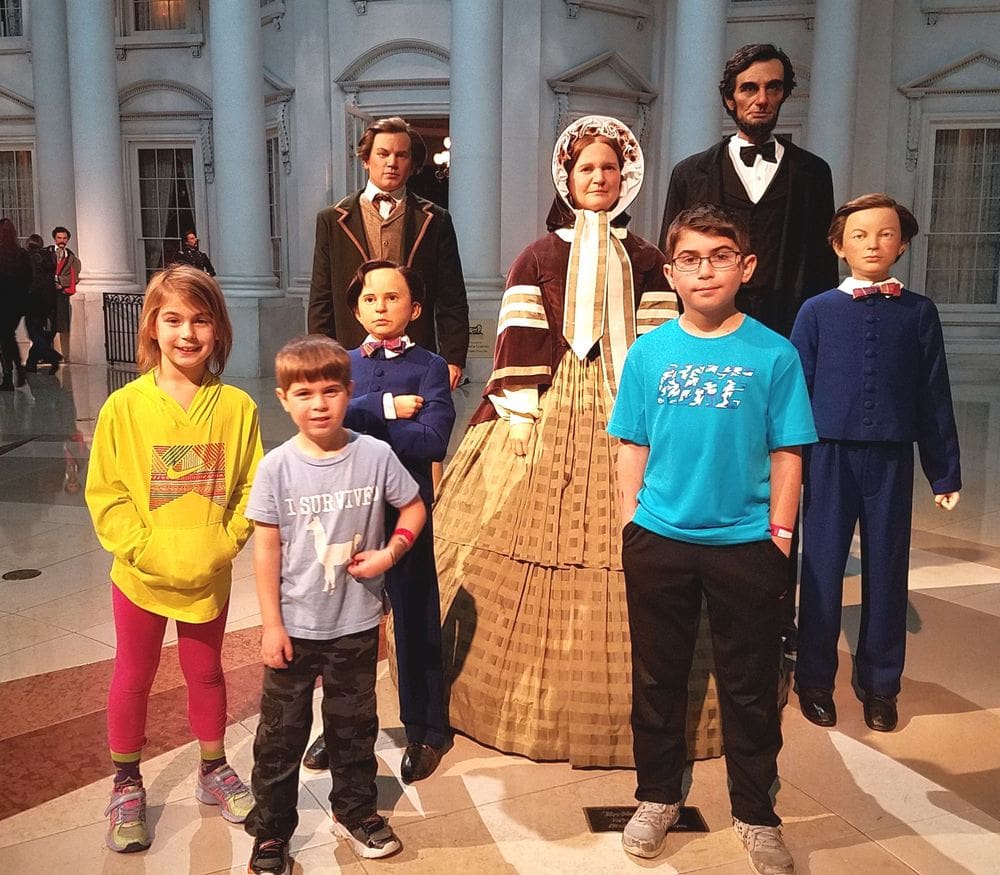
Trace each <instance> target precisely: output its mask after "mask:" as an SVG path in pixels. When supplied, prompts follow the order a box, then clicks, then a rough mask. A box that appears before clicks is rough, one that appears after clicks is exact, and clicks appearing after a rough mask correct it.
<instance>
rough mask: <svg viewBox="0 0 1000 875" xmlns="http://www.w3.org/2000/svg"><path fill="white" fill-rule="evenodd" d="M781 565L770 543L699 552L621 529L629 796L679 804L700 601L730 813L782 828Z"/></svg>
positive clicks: (784, 572) (693, 546)
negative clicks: (628, 668)
mask: <svg viewBox="0 0 1000 875" xmlns="http://www.w3.org/2000/svg"><path fill="white" fill-rule="evenodd" d="M788 561H789V560H788V559H787V558H786V557H785V555H784V554H783V553H782V552H781V550H779V549H778V548H777V547H776V546H775V545H774V544H773V543H772V542H771V541H770V540H767V541H755V542H753V543H749V544H734V545H726V546H706V545H697V544H688V543H684V542H681V541H674V540H671V539H669V538H664V537H661V536H660V535H657V534H655V533H653V532H650V531H648V530H647V529H644V528H642V527H641V526H637V525H636V524H635V523H629V524H628V525H627V526H626V527H625V530H624V532H623V535H622V565H623V566H624V569H625V589H626V594H627V597H628V616H629V629H630V632H631V637H632V733H633V736H634V747H633V750H634V753H635V767H636V778H637V782H638V787H637V789H636V794H635V796H636V799H639V800H640V801H648V802H665V803H672V802H678V801H680V799H681V778H682V775H683V772H684V765H685V762H686V760H687V749H686V744H685V734H684V730H685V720H686V715H687V700H688V676H689V675H690V673H691V661H692V657H693V653H694V644H695V637H696V635H697V631H698V620H699V616H700V613H701V602H702V596H703V595H704V597H705V600H706V603H707V605H708V619H709V625H710V627H711V633H712V652H713V654H714V656H715V669H716V675H717V678H718V686H719V704H720V706H721V709H722V738H723V742H724V744H725V751H726V770H727V772H728V774H729V782H730V790H729V795H730V802H731V805H732V813H733V816H734V817H737V818H739V819H740V820H742V821H743V822H744V823H751V824H760V825H763V826H777V825H778V824H780V823H781V820H780V818H778V816H777V815H776V814H775V813H774V806H773V804H772V801H771V797H770V790H771V786H772V785H773V783H774V781H775V779H776V778H777V775H778V764H777V760H778V751H779V750H780V749H781V727H780V725H779V721H778V668H779V661H780V656H781V640H780V629H781V623H782V612H783V601H782V595H783V594H784V591H785V587H786V586H787V581H788V574H787V563H788Z"/></svg>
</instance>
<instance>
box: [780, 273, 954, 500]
mask: <svg viewBox="0 0 1000 875" xmlns="http://www.w3.org/2000/svg"><path fill="white" fill-rule="evenodd" d="M791 341H792V343H793V344H795V347H796V349H798V351H799V356H800V357H801V358H802V368H803V370H804V371H805V375H806V385H807V386H808V389H809V396H810V398H811V399H812V408H813V417H814V418H815V420H816V431H817V433H818V434H819V437H820V439H821V440H824V439H825V440H836V441H857V442H864V443H874V442H894V443H912V442H913V441H916V442H917V446H918V448H919V451H920V464H921V466H922V467H923V469H924V474H925V475H926V476H927V479H928V481H929V482H930V485H931V489H932V490H933V492H934V494H935V495H938V494H941V493H944V492H954V491H957V490H959V489H961V487H962V477H961V468H960V465H959V451H958V430H957V428H956V426H955V413H954V410H953V408H952V403H951V386H950V383H949V380H948V364H947V362H946V360H945V352H944V338H943V336H942V333H941V321H940V319H939V318H938V312H937V308H936V307H935V306H934V302H933V301H931V300H930V298H927V297H925V296H924V295H919V294H917V293H916V292H911V291H909V290H908V289H903V292H902V294H901V295H900V296H899V297H898V298H888V297H886V296H884V295H872V296H870V297H867V298H862V299H859V300H855V299H854V298H852V297H851V296H850V295H849V294H847V293H846V292H843V291H841V290H840V289H830V290H829V291H827V292H823V293H822V294H820V295H817V296H816V297H814V298H810V299H809V300H807V301H805V303H804V304H803V305H802V309H801V310H800V311H799V315H798V317H797V318H796V320H795V325H794V327H793V328H792V334H791Z"/></svg>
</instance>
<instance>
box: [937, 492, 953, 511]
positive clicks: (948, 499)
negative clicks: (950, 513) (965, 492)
mask: <svg viewBox="0 0 1000 875" xmlns="http://www.w3.org/2000/svg"><path fill="white" fill-rule="evenodd" d="M934 503H935V504H936V505H937V506H938V507H940V508H941V509H942V510H953V509H954V507H955V505H956V504H958V493H957V492H942V493H941V494H940V495H935V496H934Z"/></svg>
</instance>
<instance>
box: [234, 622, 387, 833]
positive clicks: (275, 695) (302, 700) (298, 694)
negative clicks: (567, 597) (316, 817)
mask: <svg viewBox="0 0 1000 875" xmlns="http://www.w3.org/2000/svg"><path fill="white" fill-rule="evenodd" d="M378 636H379V630H378V627H377V626H376V627H375V628H373V629H368V630H366V631H364V632H356V633H354V634H353V635H344V636H342V637H340V638H333V639H331V640H328V641H307V640H305V639H302V638H293V639H292V646H293V648H294V653H295V655H294V657H293V659H292V661H291V663H290V664H289V665H288V667H287V668H282V669H273V668H265V669H264V692H263V695H262V697H261V703H260V723H259V724H258V726H257V737H256V739H255V740H254V745H253V755H254V766H253V777H252V779H251V785H252V788H253V795H254V799H255V800H256V805H254V808H253V811H251V812H250V815H249V817H247V820H246V831H247V832H248V833H250V835H252V836H256V837H259V838H276V837H280V838H285V839H288V838H290V837H291V835H292V833H294V832H295V827H296V826H297V825H298V822H299V815H298V812H297V810H296V803H297V801H298V796H299V763H300V761H301V759H302V755H303V754H304V753H305V750H306V745H307V744H308V742H309V731H310V728H311V725H312V700H313V690H314V689H315V684H316V678H317V676H319V677H322V679H323V706H322V712H323V732H324V735H325V736H326V749H327V750H328V751H329V753H330V774H331V775H332V777H333V789H332V790H331V791H330V805H331V807H332V809H333V815H334V817H336V818H337V820H339V821H341V822H342V823H344V824H345V825H346V826H348V827H351V828H353V827H355V826H357V825H358V824H359V823H360V822H361V821H362V820H364V819H365V818H366V817H368V815H370V814H373V813H375V811H376V809H377V801H378V799H377V792H376V788H375V773H376V771H377V769H378V766H377V763H376V761H375V737H376V735H377V733H378V714H377V712H376V702H375V666H376V662H377V659H378Z"/></svg>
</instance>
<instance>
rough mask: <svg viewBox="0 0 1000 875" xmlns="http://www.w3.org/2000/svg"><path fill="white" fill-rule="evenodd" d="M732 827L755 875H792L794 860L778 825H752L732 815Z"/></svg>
mask: <svg viewBox="0 0 1000 875" xmlns="http://www.w3.org/2000/svg"><path fill="white" fill-rule="evenodd" d="M733 829H734V830H736V835H738V836H739V837H740V841H742V842H743V847H745V848H746V849H747V858H748V859H749V861H750V868H751V869H753V871H754V872H756V873H757V875H793V873H794V872H795V861H794V860H793V859H792V855H791V854H790V853H788V848H786V847H785V840H784V839H783V838H782V837H781V827H780V826H754V825H753V824H751V823H744V822H743V821H742V820H737V819H736V818H735V817H734V818H733Z"/></svg>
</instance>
